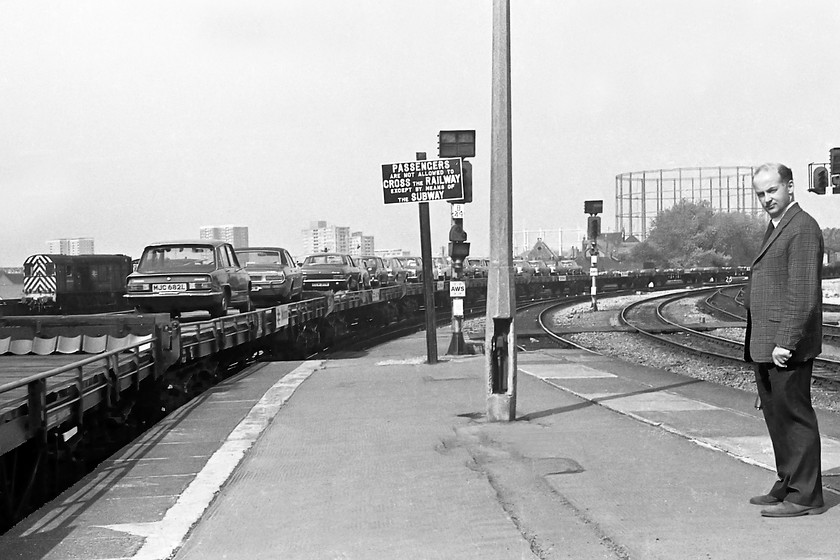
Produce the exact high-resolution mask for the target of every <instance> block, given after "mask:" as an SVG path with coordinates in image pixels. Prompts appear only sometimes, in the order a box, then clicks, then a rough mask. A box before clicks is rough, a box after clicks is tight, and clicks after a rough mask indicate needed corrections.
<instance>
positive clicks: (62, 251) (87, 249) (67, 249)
mask: <svg viewBox="0 0 840 560" xmlns="http://www.w3.org/2000/svg"><path fill="white" fill-rule="evenodd" d="M47 253H49V254H51V255H92V254H93V238H92V237H73V238H69V239H68V238H65V239H51V240H50V241H47Z"/></svg>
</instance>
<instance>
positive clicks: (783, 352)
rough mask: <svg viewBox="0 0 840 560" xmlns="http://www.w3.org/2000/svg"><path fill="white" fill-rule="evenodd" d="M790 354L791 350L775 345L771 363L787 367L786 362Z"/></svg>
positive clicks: (791, 353)
mask: <svg viewBox="0 0 840 560" xmlns="http://www.w3.org/2000/svg"><path fill="white" fill-rule="evenodd" d="M792 355H793V352H791V351H790V350H788V349H787V348H782V347H781V346H776V347H775V348H773V363H774V364H776V367H780V368H784V367H787V362H788V360H789V359H790V357H791V356H792Z"/></svg>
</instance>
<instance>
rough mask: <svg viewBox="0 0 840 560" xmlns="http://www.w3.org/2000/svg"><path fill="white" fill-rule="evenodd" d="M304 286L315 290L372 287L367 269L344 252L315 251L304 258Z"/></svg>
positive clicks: (348, 289) (355, 289)
mask: <svg viewBox="0 0 840 560" xmlns="http://www.w3.org/2000/svg"><path fill="white" fill-rule="evenodd" d="M301 270H302V272H303V286H304V288H305V289H307V290H315V291H334V292H337V291H341V290H347V291H350V292H355V291H358V290H360V289H362V288H367V287H370V280H369V276H368V274H367V271H366V270H365V271H362V268H361V267H359V265H358V264H357V263H356V262H355V261H354V260H353V257H351V256H350V255H346V254H344V253H314V254H312V255H308V256H307V257H306V258H305V259H303V266H302V267H301Z"/></svg>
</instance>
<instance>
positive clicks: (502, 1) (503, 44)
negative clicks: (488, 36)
mask: <svg viewBox="0 0 840 560" xmlns="http://www.w3.org/2000/svg"><path fill="white" fill-rule="evenodd" d="M492 96H493V98H492V131H491V142H490V144H491V154H490V157H491V165H490V270H489V274H488V278H487V321H486V325H485V333H486V334H485V340H484V344H485V346H484V347H485V359H486V360H485V365H486V371H487V419H488V420H489V421H491V422H499V421H502V422H510V421H512V420H515V419H516V332H515V329H514V324H513V319H514V313H515V312H516V309H515V305H516V294H515V286H514V283H513V257H512V253H513V248H512V247H513V237H512V230H513V173H512V170H511V159H512V158H511V154H512V150H511V102H510V0H493V94H492Z"/></svg>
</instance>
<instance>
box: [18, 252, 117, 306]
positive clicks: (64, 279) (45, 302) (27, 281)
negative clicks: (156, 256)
mask: <svg viewBox="0 0 840 560" xmlns="http://www.w3.org/2000/svg"><path fill="white" fill-rule="evenodd" d="M131 271H132V263H131V257H128V256H126V255H47V254H39V255H32V256H31V257H29V258H27V259H26V260H25V261H24V263H23V298H22V303H23V304H24V305H25V306H26V308H27V309H28V310H29V312H30V313H36V314H63V315H70V314H78V313H103V312H108V311H120V310H124V309H128V306H127V304H126V303H125V298H124V297H123V295H125V279H126V276H128V275H129V274H131Z"/></svg>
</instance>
